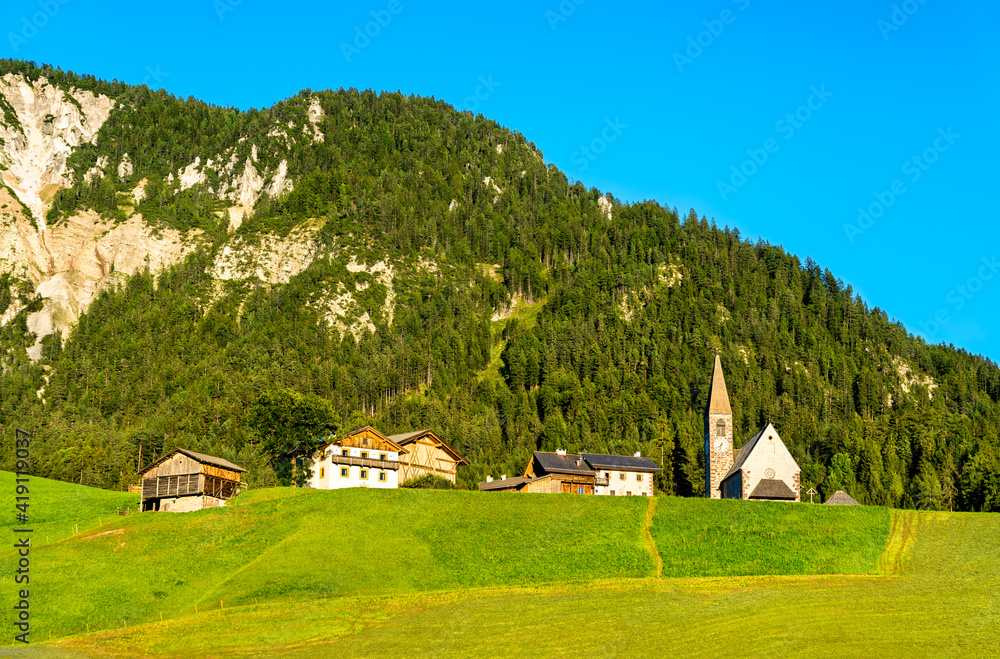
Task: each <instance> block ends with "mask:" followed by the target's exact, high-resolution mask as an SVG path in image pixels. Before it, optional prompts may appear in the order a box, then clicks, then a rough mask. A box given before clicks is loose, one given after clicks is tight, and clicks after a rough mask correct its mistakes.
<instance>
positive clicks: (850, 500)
mask: <svg viewBox="0 0 1000 659" xmlns="http://www.w3.org/2000/svg"><path fill="white" fill-rule="evenodd" d="M826 505H828V506H860V505H861V504H860V503H858V502H857V501H855V500H854V497H852V496H851V495H850V494H848V493H847V492H844V491H843V490H837V491H836V492H834V493H833V496H832V497H830V498H829V499H827V500H826Z"/></svg>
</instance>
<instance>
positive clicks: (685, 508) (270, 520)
mask: <svg viewBox="0 0 1000 659" xmlns="http://www.w3.org/2000/svg"><path fill="white" fill-rule="evenodd" d="M11 478H12V477H11V475H10V474H4V475H3V480H0V486H2V483H4V482H8V481H10V480H11ZM34 482H35V483H36V485H35V486H33V492H36V493H37V494H35V497H36V499H33V501H37V502H38V504H37V505H38V506H39V509H42V508H43V507H44V506H50V507H51V506H55V503H54V502H62V501H68V500H74V501H77V502H78V504H77V507H76V509H75V510H76V515H75V517H79V518H80V520H83V521H80V522H78V523H79V525H80V527H79V528H80V533H78V534H76V535H74V536H73V537H70V538H66V533H63V534H62V535H56V534H55V533H54V529H53V533H52V538H53V539H56V538H58V542H53V543H52V544H42V543H41V541H40V534H39V533H38V532H37V531H36V545H42V546H36V548H35V549H34V550H33V551H32V570H33V574H35V575H38V576H37V578H36V580H34V581H33V583H32V593H33V611H34V616H35V621H36V625H37V627H36V630H41V631H40V634H42V635H47V634H48V632H50V631H51V632H52V634H53V637H55V638H58V637H62V636H66V635H70V634H78V633H80V632H86V631H88V630H90V631H94V630H98V629H108V628H112V629H113V628H119V627H122V626H125V625H127V626H129V627H131V626H134V625H136V624H140V623H150V622H158V621H160V620H161V617H162V619H163V620H169V619H181V618H184V617H186V616H191V615H195V614H196V612H197V615H204V614H206V613H207V612H210V611H213V610H220V611H222V610H226V611H228V610H233V609H235V608H237V607H252V608H253V610H255V611H267V610H271V609H268V608H267V607H273V606H279V605H280V607H288V606H293V607H294V606H297V605H298V604H300V603H309V602H317V601H333V600H338V601H341V600H343V601H347V600H348V599H349V600H350V601H351V602H353V604H350V605H347V604H344V605H343V606H350V607H354V606H361V607H362V608H363V607H365V606H368V604H366V603H365V602H368V601H369V599H368V598H372V597H375V598H386V597H388V598H392V597H400V596H415V595H422V594H425V593H437V594H436V595H428V596H429V597H431V600H434V598H436V597H439V596H442V595H441V593H444V592H462V591H464V590H468V589H490V588H495V587H506V588H510V587H519V588H528V589H529V590H530V589H531V588H534V587H538V586H540V585H543V584H553V583H558V584H562V585H566V584H570V583H576V584H583V583H592V582H594V581H608V580H612V581H621V580H623V579H637V578H646V577H654V578H655V576H656V575H657V573H658V570H659V568H658V563H662V564H663V565H664V566H665V569H664V571H663V573H664V574H666V575H668V576H684V577H694V576H702V575H706V574H744V575H749V574H822V573H845V572H853V573H875V572H876V571H877V570H878V558H879V556H880V555H881V554H882V552H883V550H884V548H885V546H886V543H887V540H888V538H889V530H890V525H891V514H890V512H889V511H888V510H885V509H876V508H853V509H846V508H838V509H831V508H823V507H821V506H788V505H785V504H758V505H757V506H747V505H741V504H740V503H738V502H737V503H734V502H718V501H714V502H704V501H700V500H692V499H682V498H676V497H663V498H656V499H647V498H639V497H615V498H611V497H577V496H572V495H521V494H496V493H480V492H462V491H430V490H381V491H379V490H366V489H352V490H339V491H314V490H299V489H293V488H274V489H262V490H256V491H249V492H246V493H244V494H241V495H240V496H239V497H237V498H236V499H235V500H234V501H233V502H232V503H231V505H230V506H228V507H226V508H220V509H214V510H205V511H200V512H197V513H188V514H183V515H172V514H164V513H160V514H142V515H132V516H129V517H117V516H113V515H111V513H113V511H114V506H116V505H120V502H121V501H122V500H123V497H125V496H127V495H120V494H117V493H108V492H102V491H100V490H94V489H92V488H85V487H80V486H75V485H70V484H66V483H61V482H58V481H45V480H43V479H36V480H35V481H34ZM133 498H134V497H133ZM33 505H35V504H33ZM105 511H107V512H105ZM102 515H103V516H102ZM71 517H73V515H71V516H69V517H67V516H66V515H65V514H64V515H63V516H61V517H59V518H58V519H54V521H53V522H52V523H58V524H61V525H62V526H65V527H67V530H68V531H71V530H72V526H71V525H70V524H68V522H69V520H70V518H71ZM99 517H100V520H98V518H99ZM98 521H101V522H103V524H102V525H100V526H97V523H98ZM60 528H61V527H60ZM650 530H651V535H650V534H649V531H650ZM653 541H655V544H653ZM657 548H658V549H657ZM15 560H16V558H15V556H14V554H12V553H7V554H6V555H4V556H2V557H0V570H11V569H13V567H12V566H13V564H14V561H15ZM685 565H686V566H689V567H688V568H685V567H684V566H685ZM6 596H7V594H6V593H5V594H4V597H6ZM448 597H451V595H449V596H448ZM358 598H361V599H360V600H359V599H358ZM359 602H360V603H359ZM336 606H341V605H340V604H338V605H336ZM258 607H264V608H263V609H260V608H258ZM8 624H9V622H5V624H4V629H5V631H9V629H7V625H8Z"/></svg>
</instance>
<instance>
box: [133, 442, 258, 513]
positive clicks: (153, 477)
mask: <svg viewBox="0 0 1000 659" xmlns="http://www.w3.org/2000/svg"><path fill="white" fill-rule="evenodd" d="M245 471H246V469H244V468H243V467H240V466H238V465H234V464H233V463H232V462H229V461H228V460H224V459H222V458H217V457H215V456H212V455H205V454H204V453H195V452H194V451H189V450H187V449H183V448H178V449H174V450H173V451H171V452H170V453H167V454H166V455H164V456H163V457H161V458H159V459H158V460H156V461H155V462H153V463H152V464H150V465H148V466H147V467H146V468H145V469H143V470H142V471H141V472H140V475H141V476H142V509H143V510H144V511H147V510H161V511H165V512H178V513H179V512H189V511H192V510H201V509H202V508H212V507H215V506H221V505H224V504H225V502H226V501H227V500H228V499H231V498H233V497H234V496H236V493H237V492H238V491H239V489H240V481H241V474H243V473H244V472H245Z"/></svg>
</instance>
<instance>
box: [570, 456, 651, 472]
mask: <svg viewBox="0 0 1000 659" xmlns="http://www.w3.org/2000/svg"><path fill="white" fill-rule="evenodd" d="M580 457H582V458H583V459H584V460H585V461H586V463H587V464H588V465H590V466H591V467H593V468H594V469H614V470H616V471H645V472H649V473H652V474H658V473H660V472H661V471H663V470H662V469H660V468H659V467H658V466H657V465H656V463H655V462H653V461H652V460H650V459H649V458H642V457H639V458H637V457H635V456H631V455H604V454H601V453H581V454H580Z"/></svg>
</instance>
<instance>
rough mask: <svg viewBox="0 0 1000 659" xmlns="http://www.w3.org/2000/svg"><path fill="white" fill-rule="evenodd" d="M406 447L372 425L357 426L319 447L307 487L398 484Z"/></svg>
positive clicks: (326, 487)
mask: <svg viewBox="0 0 1000 659" xmlns="http://www.w3.org/2000/svg"><path fill="white" fill-rule="evenodd" d="M404 454H406V449H404V448H403V447H401V446H400V445H399V444H397V443H396V442H394V441H392V440H391V439H389V438H388V437H386V436H385V435H383V434H382V433H380V432H379V431H378V430H375V429H374V428H372V427H371V426H365V427H364V428H358V429H357V430H352V431H351V432H349V433H347V434H346V435H344V436H343V437H342V438H341V439H338V440H335V441H329V442H326V443H324V444H323V445H321V446H320V447H319V449H318V450H317V452H316V454H315V456H314V457H313V462H312V465H311V468H312V476H311V477H310V478H309V480H308V481H307V483H306V487H314V488H316V489H320V490H337V489H341V488H345V487H375V488H395V487H398V486H399V483H400V478H399V475H400V465H401V463H400V456H401V455H404Z"/></svg>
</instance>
